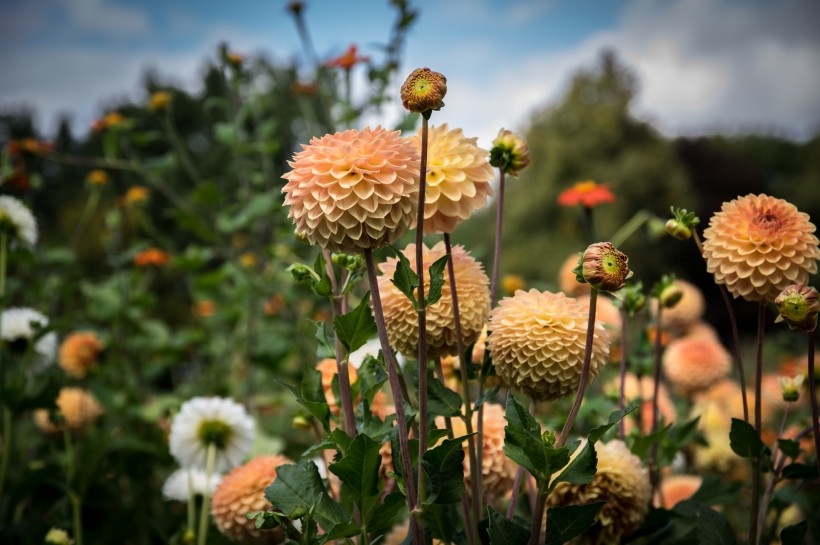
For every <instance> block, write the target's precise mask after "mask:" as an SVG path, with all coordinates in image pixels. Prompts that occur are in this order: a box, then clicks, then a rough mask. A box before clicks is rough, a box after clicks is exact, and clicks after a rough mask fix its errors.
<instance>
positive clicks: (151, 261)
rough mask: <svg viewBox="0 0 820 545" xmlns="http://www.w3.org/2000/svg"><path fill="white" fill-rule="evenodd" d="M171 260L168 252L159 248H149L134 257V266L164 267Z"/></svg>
mask: <svg viewBox="0 0 820 545" xmlns="http://www.w3.org/2000/svg"><path fill="white" fill-rule="evenodd" d="M170 259H171V256H170V255H168V252H165V251H163V250H160V249H159V248H148V249H147V250H143V251H141V252H140V253H138V254H137V255H135V256H134V265H136V266H137V267H162V266H163V265H165V264H166V263H168V261H169V260H170Z"/></svg>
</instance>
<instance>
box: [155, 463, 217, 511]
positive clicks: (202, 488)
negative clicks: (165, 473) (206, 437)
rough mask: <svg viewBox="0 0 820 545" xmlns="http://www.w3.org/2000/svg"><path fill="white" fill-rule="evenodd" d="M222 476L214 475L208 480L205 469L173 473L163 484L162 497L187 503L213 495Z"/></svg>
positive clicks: (190, 468) (187, 469)
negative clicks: (199, 497) (196, 498)
mask: <svg viewBox="0 0 820 545" xmlns="http://www.w3.org/2000/svg"><path fill="white" fill-rule="evenodd" d="M221 480H222V475H221V474H219V473H214V474H213V475H211V478H210V479H208V473H207V472H206V471H205V470H204V469H199V468H194V467H189V468H180V469H177V470H176V471H174V472H173V473H171V475H170V476H169V477H168V478H167V479H165V482H164V483H163V484H162V495H163V497H164V498H165V499H168V500H173V501H183V502H187V501H189V500H190V499H191V497H192V496H197V495H198V496H202V495H204V494H205V493H206V492H207V493H208V494H212V493H213V491H214V489H215V488H216V485H218V484H219V481H221Z"/></svg>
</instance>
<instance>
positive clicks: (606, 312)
mask: <svg viewBox="0 0 820 545" xmlns="http://www.w3.org/2000/svg"><path fill="white" fill-rule="evenodd" d="M577 299H578V302H579V303H581V304H582V305H584V308H586V309H589V299H590V298H589V296H588V295H581V296H579V297H577ZM595 321H596V322H601V323H602V324H603V326H604V329H606V332H607V334H608V335H609V336H610V338H611V339H612V342H613V343H617V342H619V340H620V339H619V338H618V336H619V335H620V333H621V310H620V309H619V308H618V307H616V306H615V303H613V302H612V299H611V298H609V297H607V296H606V295H604V294H599V295H598V298H597V301H596V304H595Z"/></svg>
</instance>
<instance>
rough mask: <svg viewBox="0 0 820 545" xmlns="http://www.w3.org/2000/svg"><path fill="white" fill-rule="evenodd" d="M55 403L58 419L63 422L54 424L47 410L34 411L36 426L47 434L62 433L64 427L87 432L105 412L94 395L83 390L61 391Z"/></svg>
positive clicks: (63, 389)
mask: <svg viewBox="0 0 820 545" xmlns="http://www.w3.org/2000/svg"><path fill="white" fill-rule="evenodd" d="M55 403H56V405H57V416H58V419H62V422H60V421H58V422H53V421H52V420H51V418H50V416H49V414H48V411H47V410H46V409H37V410H36V411H34V422H35V424H37V427H38V428H40V429H41V430H43V431H44V432H46V433H57V432H59V431H62V430H63V426H66V427H67V428H68V429H69V430H71V431H82V430H85V429H86V428H88V427H89V426H90V425H91V424H92V423H93V422H94V421H95V420H96V419H97V418H99V417H100V415H102V414H103V412H104V410H103V406H102V405H100V402H99V401H97V398H96V397H94V394H92V393H91V392H88V391H86V390H83V389H82V388H75V387H71V386H67V387H65V388H62V389H60V393H59V394H58V395H57V400H56V401H55Z"/></svg>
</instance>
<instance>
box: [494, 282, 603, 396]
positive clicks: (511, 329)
mask: <svg viewBox="0 0 820 545" xmlns="http://www.w3.org/2000/svg"><path fill="white" fill-rule="evenodd" d="M587 321H588V313H587V309H586V307H584V305H583V304H582V303H579V302H578V301H576V300H575V299H573V298H571V297H567V296H566V295H564V294H563V293H550V292H540V291H538V290H535V289H532V290H530V291H518V292H516V293H515V295H514V296H513V297H507V298H504V299H502V300H501V303H499V305H498V306H497V307H496V308H494V309H493V311H492V312H491V314H490V324H489V329H490V336H489V340H488V341H487V347H488V348H489V350H490V355H491V356H492V360H493V364H494V365H495V370H496V373H497V374H498V376H500V377H501V379H502V380H503V381H504V382H505V383H506V384H508V385H509V386H513V387H516V388H519V389H521V390H523V391H524V392H526V393H527V394H529V395H530V396H532V397H533V398H534V399H539V400H547V399H557V398H559V397H563V396H565V395H569V394H571V393H574V392H575V391H576V390H577V389H578V382H579V381H580V379H581V369H582V367H583V361H584V348H585V346H584V345H585V343H586V331H587ZM609 342H610V339H609V335H608V334H607V332H606V330H605V329H604V326H603V324H601V323H600V322H597V323H596V324H595V335H594V338H593V343H592V359H591V360H590V368H589V374H590V378H592V377H595V376H596V375H597V374H598V373H599V372H600V370H601V369H602V368H603V367H604V365H605V364H606V358H607V356H608V355H609Z"/></svg>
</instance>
